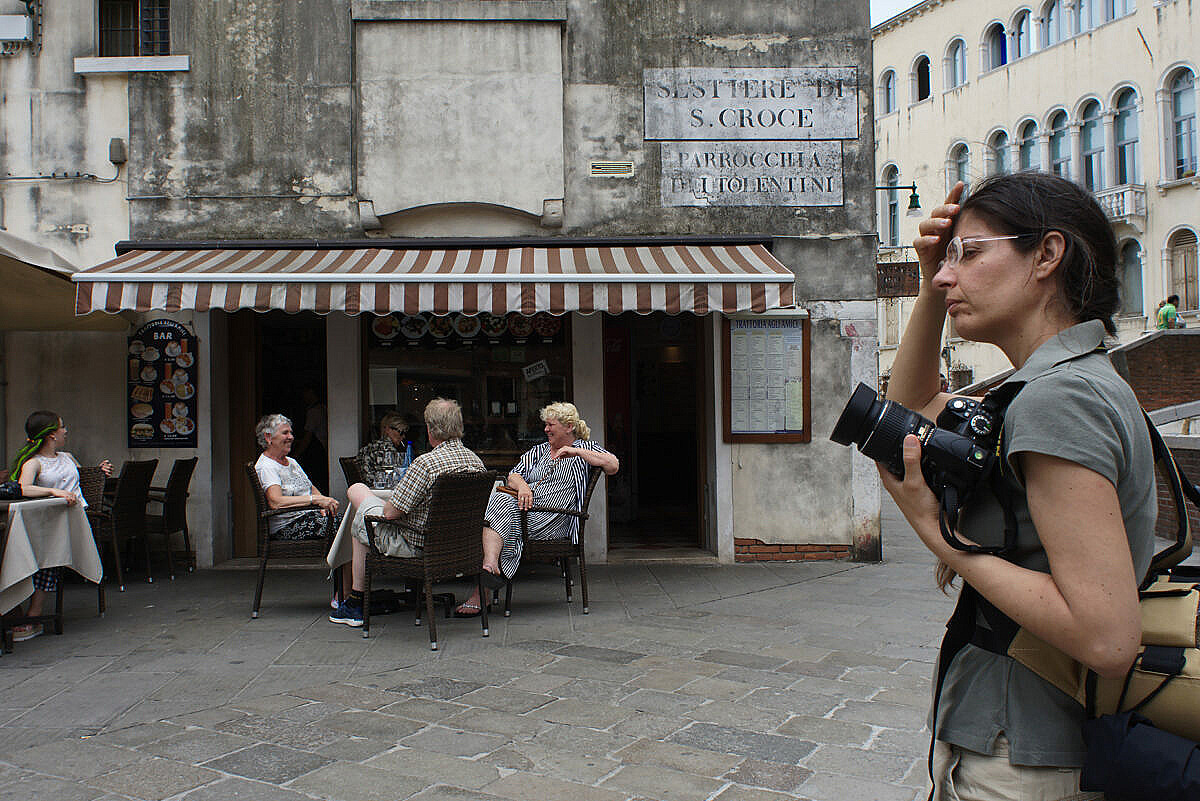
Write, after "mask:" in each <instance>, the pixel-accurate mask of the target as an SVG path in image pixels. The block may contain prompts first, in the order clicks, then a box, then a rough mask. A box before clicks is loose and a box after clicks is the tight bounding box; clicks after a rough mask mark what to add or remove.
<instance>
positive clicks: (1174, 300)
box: [1167, 295, 1179, 306]
mask: <svg viewBox="0 0 1200 801" xmlns="http://www.w3.org/2000/svg"><path fill="white" fill-rule="evenodd" d="M1167 303H1170V304H1171V305H1172V306H1178V305H1179V296H1178V295H1167Z"/></svg>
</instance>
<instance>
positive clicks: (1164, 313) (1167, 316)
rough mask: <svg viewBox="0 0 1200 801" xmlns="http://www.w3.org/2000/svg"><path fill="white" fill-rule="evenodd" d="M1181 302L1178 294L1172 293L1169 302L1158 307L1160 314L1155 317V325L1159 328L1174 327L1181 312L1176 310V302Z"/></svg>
mask: <svg viewBox="0 0 1200 801" xmlns="http://www.w3.org/2000/svg"><path fill="white" fill-rule="evenodd" d="M1178 303H1179V296H1178V295H1171V296H1170V297H1169V298H1167V302H1166V303H1164V304H1163V305H1162V306H1160V307H1159V308H1158V316H1157V317H1156V318H1155V324H1154V327H1155V329H1157V330H1160V331H1161V330H1163V329H1166V328H1174V327H1175V325H1176V323H1175V321H1176V320H1177V319H1178V318H1179V312H1178V311H1177V310H1176V304H1178Z"/></svg>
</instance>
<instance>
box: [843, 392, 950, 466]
mask: <svg viewBox="0 0 1200 801" xmlns="http://www.w3.org/2000/svg"><path fill="white" fill-rule="evenodd" d="M922 424H928V426H929V427H930V428H932V426H933V423H932V422H930V421H929V420H926V419H925V418H924V417H922V416H921V415H919V414H917V413H916V412H914V411H910V410H909V409H906V408H904V407H903V406H901V405H900V404H898V403H895V402H894V401H888V400H883V401H881V400H879V396H878V395H877V394H875V391H874V390H873V389H871V388H870V387H868V386H867V385H866V384H859V385H858V388H857V389H855V390H854V394H853V395H851V396H850V400H849V401H848V402H847V403H846V408H845V409H843V410H842V416H841V417H839V418H838V421H837V425H835V426H834V427H833V433H832V434H830V435H829V438H830V439H831V440H833V441H834V442H836V443H838V444H839V445H850V444H854V445H857V446H858V449H859V450H860V451H862V453H863V455H864V456H868V457H870V458H872V459H874V460H875V461H877V462H882V463H884V464H885V465H887V467H888V469H889V470H891V471H892V472H893V473H895V474H896V475H898V476H903V475H904V451H903V445H904V437H905V436H906V435H908V434H913V433H916V432H917V431H918V429H920V428H921V427H922Z"/></svg>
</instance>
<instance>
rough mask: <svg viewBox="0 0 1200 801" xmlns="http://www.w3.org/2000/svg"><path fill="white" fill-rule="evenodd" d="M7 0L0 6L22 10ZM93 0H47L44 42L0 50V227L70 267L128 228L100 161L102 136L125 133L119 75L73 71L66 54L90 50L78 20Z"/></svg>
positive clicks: (118, 185)
mask: <svg viewBox="0 0 1200 801" xmlns="http://www.w3.org/2000/svg"><path fill="white" fill-rule="evenodd" d="M14 5H17V6H18V8H10V9H7V10H6V11H5V13H24V8H23V7H22V6H20V4H14ZM94 5H95V4H94V3H91V2H85V0H69V1H68V2H63V3H54V4H50V5H49V7H47V8H46V9H45V13H44V16H43V36H44V41H45V42H46V45H47V46H46V48H45V49H43V51H42V52H41V53H40V54H38V55H36V56H34V55H32V54H31V52H30V50H29V48H28V47H23V48H21V49H20V50H18V51H17V53H16V54H15V55H12V56H8V57H5V58H3V59H0V176H3V177H4V180H2V181H0V227H3V228H4V229H5V230H6V231H8V232H9V233H11V234H13V235H14V236H18V237H21V238H22V239H26V240H28V241H30V242H34V243H36V244H39V245H42V246H44V247H48V248H51V249H53V250H54V251H56V252H57V253H58V254H59V255H61V256H62V257H63V258H65V259H67V260H68V261H70V262H71V263H72V264H75V265H77V266H85V265H88V264H91V263H95V262H98V261H102V260H103V259H105V258H111V256H112V243H113V242H115V241H117V240H118V239H121V238H123V237H124V236H125V235H126V233H127V230H128V216H127V214H126V212H125V200H124V198H125V189H126V184H125V175H124V173H122V174H121V175H119V176H118V177H117V180H115V181H109V179H112V178H113V177H114V176H117V168H116V167H115V166H114V165H113V164H111V163H110V162H109V160H108V143H109V140H110V139H112V138H114V137H116V138H121V139H127V138H128V136H129V131H128V120H129V114H128V102H127V93H126V84H125V77H124V76H123V75H116V76H112V75H106V76H90V77H88V78H84V77H83V76H80V75H76V74H75V72H74V62H73V59H74V57H75V56H88V55H94V54H95V43H94V36H95V32H94V30H93V29H92V28H91V27H90V26H89V25H80V24H79V21H80V20H81V19H87V20H90V19H91V18H92V15H93V14H94ZM76 173H81V174H83V175H92V176H95V177H96V178H99V179H103V180H102V181H98V180H89V179H86V178H76V177H74V176H75V174H76ZM51 174H57V175H58V176H62V175H63V174H69V175H70V176H72V177H70V178H62V177H57V178H51V177H49V176H50V175H51Z"/></svg>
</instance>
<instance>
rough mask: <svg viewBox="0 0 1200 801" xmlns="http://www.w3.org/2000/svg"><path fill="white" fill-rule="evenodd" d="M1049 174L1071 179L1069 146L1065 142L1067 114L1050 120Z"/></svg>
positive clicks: (1064, 113)
mask: <svg viewBox="0 0 1200 801" xmlns="http://www.w3.org/2000/svg"><path fill="white" fill-rule="evenodd" d="M1050 172H1052V173H1054V174H1055V175H1061V176H1062V177H1063V178H1070V177H1071V145H1070V143H1069V142H1068V141H1067V112H1065V111H1060V112H1058V113H1056V114H1055V115H1054V116H1053V117H1051V118H1050Z"/></svg>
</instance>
